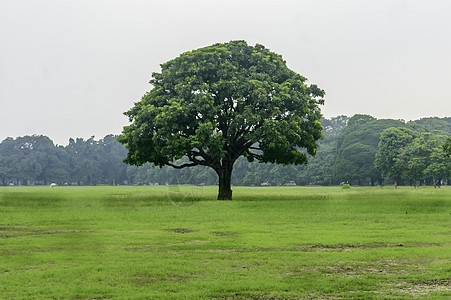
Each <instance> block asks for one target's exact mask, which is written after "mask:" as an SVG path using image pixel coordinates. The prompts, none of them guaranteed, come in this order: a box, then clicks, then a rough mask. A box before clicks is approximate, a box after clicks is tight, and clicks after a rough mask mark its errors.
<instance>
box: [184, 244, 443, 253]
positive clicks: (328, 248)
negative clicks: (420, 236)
mask: <svg viewBox="0 0 451 300" xmlns="http://www.w3.org/2000/svg"><path fill="white" fill-rule="evenodd" d="M445 246H451V243H435V244H432V243H409V244H388V243H387V244H383V243H380V244H339V245H322V244H317V245H302V246H297V247H292V248H254V249H205V250H201V249H198V250H194V251H197V252H225V253H236V252H240V253H241V252H344V251H356V250H367V249H378V248H396V247H445ZM186 251H191V250H186Z"/></svg>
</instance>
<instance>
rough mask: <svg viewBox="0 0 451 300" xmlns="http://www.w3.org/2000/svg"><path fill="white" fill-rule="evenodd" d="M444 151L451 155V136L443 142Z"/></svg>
mask: <svg viewBox="0 0 451 300" xmlns="http://www.w3.org/2000/svg"><path fill="white" fill-rule="evenodd" d="M442 148H443V152H444V154H445V155H447V156H448V157H450V156H451V138H448V140H447V141H446V142H445V143H444V144H443V146H442Z"/></svg>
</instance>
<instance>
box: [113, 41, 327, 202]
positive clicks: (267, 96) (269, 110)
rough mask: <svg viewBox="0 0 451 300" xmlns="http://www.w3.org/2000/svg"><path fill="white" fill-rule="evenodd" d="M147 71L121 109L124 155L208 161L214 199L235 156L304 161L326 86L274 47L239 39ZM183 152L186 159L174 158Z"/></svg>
mask: <svg viewBox="0 0 451 300" xmlns="http://www.w3.org/2000/svg"><path fill="white" fill-rule="evenodd" d="M161 69H162V70H161V73H153V75H152V77H153V79H152V80H151V81H150V83H151V84H152V85H153V89H152V90H151V91H150V92H148V93H147V94H145V95H144V96H143V98H142V100H141V101H140V102H138V103H136V104H135V106H134V107H133V108H132V109H131V110H129V111H128V112H126V115H127V116H128V117H129V120H130V122H131V125H129V126H126V127H124V130H123V134H122V135H121V136H120V137H119V139H118V140H119V141H120V142H121V143H123V144H124V145H125V146H126V148H127V149H128V150H129V152H128V155H127V158H126V160H125V162H127V163H129V164H134V165H142V164H144V163H146V162H151V163H153V164H155V165H157V166H160V167H162V166H164V165H168V166H172V167H174V168H185V167H193V166H198V165H203V166H208V167H211V168H212V169H213V170H215V172H216V173H217V175H218V178H219V193H218V199H231V198H232V190H231V175H232V169H233V165H234V163H235V161H236V160H237V159H238V158H239V157H240V156H242V155H243V156H245V157H246V158H247V159H248V160H250V161H252V160H254V159H256V160H258V161H261V162H270V163H277V164H291V163H293V164H304V163H306V162H307V155H306V154H305V153H304V152H301V151H300V149H306V151H307V153H308V154H310V155H315V153H316V149H317V146H318V144H317V140H318V139H320V138H321V137H322V135H321V129H322V127H321V123H320V119H321V113H320V109H319V107H318V105H319V104H322V103H323V100H322V99H321V97H323V96H324V91H322V90H320V89H319V88H318V87H317V86H315V85H310V86H307V85H306V84H305V81H306V78H304V77H302V76H301V75H299V74H297V73H295V72H293V71H291V70H290V69H288V67H287V65H286V62H285V61H284V60H283V59H282V57H281V56H280V55H278V54H275V53H273V52H270V51H269V50H268V49H265V47H264V46H262V45H256V46H254V47H252V46H249V45H247V43H246V42H244V41H232V42H229V43H226V44H215V45H213V46H209V47H205V48H201V49H198V50H194V51H192V52H187V53H184V54H182V55H181V56H179V57H178V58H175V59H173V60H171V61H169V62H167V63H165V64H162V65H161ZM182 157H187V158H188V160H189V162H187V163H183V164H179V165H178V164H174V161H175V160H177V159H181V158H182Z"/></svg>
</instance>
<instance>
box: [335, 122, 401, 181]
mask: <svg viewBox="0 0 451 300" xmlns="http://www.w3.org/2000/svg"><path fill="white" fill-rule="evenodd" d="M401 126H405V124H404V122H402V121H399V120H386V119H379V120H378V119H376V118H374V117H371V116H368V115H361V114H357V115H354V116H353V117H352V118H350V119H349V122H348V125H347V126H346V127H345V128H344V129H343V130H342V131H341V133H340V134H339V135H338V136H337V138H336V149H337V150H336V151H337V155H336V159H335V162H334V166H333V171H334V175H335V178H337V179H338V180H339V181H345V182H347V181H349V182H352V183H357V184H359V185H361V184H362V183H364V182H365V183H367V182H370V183H371V185H374V183H375V182H376V181H377V182H379V184H380V183H382V176H381V173H380V171H379V170H378V169H376V168H375V166H374V160H375V156H376V148H377V145H378V143H379V140H380V136H381V134H382V132H383V131H384V130H385V129H387V128H389V127H401Z"/></svg>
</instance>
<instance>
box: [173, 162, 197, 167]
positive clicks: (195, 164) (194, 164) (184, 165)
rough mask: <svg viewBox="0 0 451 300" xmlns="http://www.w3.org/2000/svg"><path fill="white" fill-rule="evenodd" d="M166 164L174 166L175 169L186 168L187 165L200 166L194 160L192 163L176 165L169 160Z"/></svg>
mask: <svg viewBox="0 0 451 300" xmlns="http://www.w3.org/2000/svg"><path fill="white" fill-rule="evenodd" d="M165 165H168V166H170V167H173V168H175V169H183V168H186V167H195V166H198V165H199V164H198V163H195V162H193V163H190V164H183V165H180V166H177V165H174V164H172V163H169V162H167V163H165Z"/></svg>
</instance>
